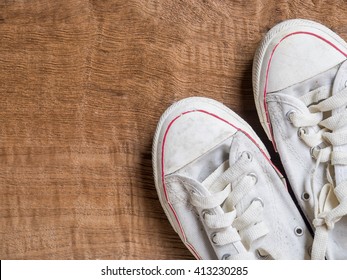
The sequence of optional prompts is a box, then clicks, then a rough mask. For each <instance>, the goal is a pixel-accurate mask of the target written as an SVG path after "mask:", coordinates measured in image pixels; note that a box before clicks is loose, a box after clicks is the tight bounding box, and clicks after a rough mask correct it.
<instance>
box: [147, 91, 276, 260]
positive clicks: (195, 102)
mask: <svg viewBox="0 0 347 280" xmlns="http://www.w3.org/2000/svg"><path fill="white" fill-rule="evenodd" d="M199 105H200V106H201V105H203V107H204V108H205V110H206V108H208V107H210V108H211V111H214V112H215V111H216V109H217V110H218V111H222V112H223V114H225V113H227V115H228V120H227V121H228V122H230V123H232V124H233V125H235V127H237V128H238V130H239V131H242V132H244V133H245V134H247V136H248V137H249V138H250V139H252V141H253V142H254V143H255V144H256V145H257V146H258V148H259V149H260V150H261V151H262V153H263V154H264V156H265V157H266V158H267V159H268V161H269V162H270V163H271V161H270V156H269V153H268V151H267V150H266V148H265V146H264V144H263V143H262V141H261V140H260V139H259V137H258V136H257V134H256V133H255V132H254V131H253V129H252V128H251V127H250V126H249V124H248V123H247V122H246V121H244V120H243V119H242V118H241V117H240V116H238V115H237V114H236V113H234V112H233V111H231V110H230V109H229V108H227V107H226V106H224V105H223V104H222V103H219V102H217V101H214V100H212V99H209V98H203V97H191V98H186V99H183V100H181V101H179V102H176V103H174V104H173V105H171V106H170V107H169V108H168V109H167V110H166V111H165V112H164V114H163V115H162V116H161V118H160V120H159V123H158V125H157V129H156V132H155V135H154V140H153V146H152V164H153V174H154V180H155V187H156V190H157V193H158V197H159V201H160V203H161V205H162V207H163V209H164V212H165V214H166V216H167V218H168V220H169V221H170V224H171V225H172V227H173V228H174V230H175V231H176V232H177V233H178V234H179V236H180V238H181V239H182V241H183V242H184V244H185V245H186V247H187V248H188V249H189V250H190V251H191V252H192V254H193V255H194V256H196V257H197V258H199V256H198V255H197V253H196V252H195V251H194V248H192V246H190V244H189V243H188V242H187V240H186V238H185V234H184V230H183V229H182V227H181V226H180V221H179V218H178V217H177V215H176V213H175V210H174V208H173V206H172V205H171V203H170V201H169V200H168V199H167V197H166V195H165V191H164V187H165V186H164V185H163V175H162V174H163V172H162V165H161V164H162V145H161V144H162V143H163V138H164V137H163V136H164V134H165V133H164V132H165V131H167V130H168V129H169V128H170V125H171V124H172V122H173V121H174V120H175V119H176V118H178V117H179V116H180V115H182V113H184V112H186V111H190V110H199ZM271 164H272V163H271ZM274 168H275V167H274ZM275 169H276V168H275ZM276 170H277V169H276ZM278 173H279V172H278ZM279 174H280V173H279ZM164 175H165V174H164Z"/></svg>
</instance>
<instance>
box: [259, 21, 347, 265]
mask: <svg viewBox="0 0 347 280" xmlns="http://www.w3.org/2000/svg"><path fill="white" fill-rule="evenodd" d="M346 56H347V44H346V42H344V41H343V40H342V39H341V38H340V37H339V36H337V35H336V34H335V33H334V32H332V31H331V30H329V29H328V28H326V27H324V26H323V25H321V24H318V23H315V22H312V21H308V20H288V21H285V22H282V23H280V24H278V25H276V26H275V27H274V28H272V29H271V30H270V31H269V32H268V33H267V35H266V36H265V38H264V40H263V41H262V43H261V45H260V47H259V49H258V51H257V53H256V55H255V58H254V64H253V88H254V93H255V103H256V106H257V110H258V114H259V117H260V120H261V122H262V125H263V127H264V129H265V131H266V133H267V135H268V137H269V139H270V140H271V141H272V142H273V144H274V146H275V148H277V150H278V152H279V155H280V157H281V160H282V163H283V166H284V168H285V171H286V174H287V176H288V179H289V182H290V184H291V187H292V188H293V191H294V193H295V195H296V198H297V200H298V202H299V205H300V207H301V208H302V210H303V212H304V213H305V215H306V216H307V218H308V219H309V221H310V222H311V224H312V228H313V229H314V231H315V238H314V242H313V248H312V258H313V259H324V257H326V258H328V259H347V217H346V214H347V111H346V105H347V88H346V86H347V62H346Z"/></svg>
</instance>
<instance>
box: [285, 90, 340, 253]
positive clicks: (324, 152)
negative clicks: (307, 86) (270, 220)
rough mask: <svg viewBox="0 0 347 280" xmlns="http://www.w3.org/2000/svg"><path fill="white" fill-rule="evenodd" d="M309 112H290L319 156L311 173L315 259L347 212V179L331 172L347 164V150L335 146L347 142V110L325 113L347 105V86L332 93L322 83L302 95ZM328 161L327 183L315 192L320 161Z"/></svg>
mask: <svg viewBox="0 0 347 280" xmlns="http://www.w3.org/2000/svg"><path fill="white" fill-rule="evenodd" d="M300 100H301V101H302V102H303V103H304V104H305V105H306V106H307V107H308V109H309V113H306V114H302V113H298V112H296V111H290V112H288V115H287V116H288V118H289V120H290V121H291V122H292V124H293V125H294V126H295V127H297V128H298V135H299V137H300V138H301V139H302V141H303V142H304V143H305V144H306V145H307V146H309V147H310V148H311V154H312V157H313V158H314V159H315V160H316V165H315V168H314V169H313V170H312V174H311V187H312V194H313V199H314V215H315V218H314V220H313V226H314V227H315V228H316V231H315V237H314V241H313V246H312V252H311V257H312V259H324V257H325V254H326V248H327V243H328V233H329V231H331V230H332V229H333V228H334V225H335V223H336V222H337V221H339V220H340V219H341V218H342V217H343V216H344V215H346V214H347V181H343V182H341V183H340V184H338V185H336V183H335V182H334V180H333V176H332V175H331V169H332V167H333V166H334V165H347V152H344V151H338V150H337V149H336V148H337V147H338V146H341V145H345V144H347V130H346V127H347V110H342V111H341V112H339V113H337V114H333V115H331V116H329V117H326V115H327V114H328V113H331V112H332V111H333V110H336V109H339V108H341V106H346V104H347V88H345V89H344V90H342V91H340V92H338V93H337V94H334V95H331V93H330V90H329V89H328V88H326V87H320V88H318V89H316V90H313V91H310V92H308V93H306V94H305V95H303V96H302V97H300ZM314 126H319V128H320V130H319V131H318V132H317V133H314V132H313V133H311V132H310V133H308V131H307V128H308V127H314ZM321 163H325V164H326V174H327V176H326V177H327V178H326V179H327V183H326V184H325V185H324V186H321V191H320V193H319V194H318V193H314V188H313V184H314V178H315V175H316V170H317V167H318V165H319V164H321Z"/></svg>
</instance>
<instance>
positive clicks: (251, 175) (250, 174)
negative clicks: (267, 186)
mask: <svg viewBox="0 0 347 280" xmlns="http://www.w3.org/2000/svg"><path fill="white" fill-rule="evenodd" d="M247 176H249V177H252V178H254V181H255V183H254V185H255V184H256V183H257V182H258V176H257V174H255V173H253V172H252V173H248V174H247Z"/></svg>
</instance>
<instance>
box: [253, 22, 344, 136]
mask: <svg viewBox="0 0 347 280" xmlns="http://www.w3.org/2000/svg"><path fill="white" fill-rule="evenodd" d="M303 27H305V28H307V27H309V28H314V29H315V30H316V31H317V33H318V34H320V35H321V36H322V37H326V36H329V37H331V39H332V40H335V41H336V42H338V43H339V44H341V45H343V46H345V47H346V48H347V44H346V42H345V41H344V40H343V39H342V38H341V37H339V36H338V35H337V34H336V33H334V32H333V31H331V30H330V29H329V28H327V27H325V26H324V25H322V24H319V23H317V22H314V21H310V20H303V19H292V20H286V21H283V22H281V23H279V24H277V25H275V26H274V27H273V28H272V29H271V30H270V31H269V32H268V33H267V34H266V35H265V37H264V38H263V40H262V41H261V43H260V45H259V47H258V49H257V51H256V53H255V56H254V60H253V71H252V83H253V91H254V100H255V105H256V108H257V112H258V116H259V119H260V122H261V124H262V126H263V128H264V130H265V132H266V135H267V136H268V138H269V139H270V141H272V142H273V143H274V139H273V137H272V131H271V124H270V123H269V119H268V116H267V112H266V109H265V105H264V95H265V94H264V88H265V84H266V70H267V65H268V63H269V59H270V57H267V54H268V53H269V52H268V48H269V47H270V45H271V46H276V45H277V44H278V43H279V42H280V41H281V40H282V38H283V37H285V36H286V35H288V34H289V30H290V32H294V31H295V30H300V28H303ZM271 52H272V50H271ZM271 52H270V53H271Z"/></svg>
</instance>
